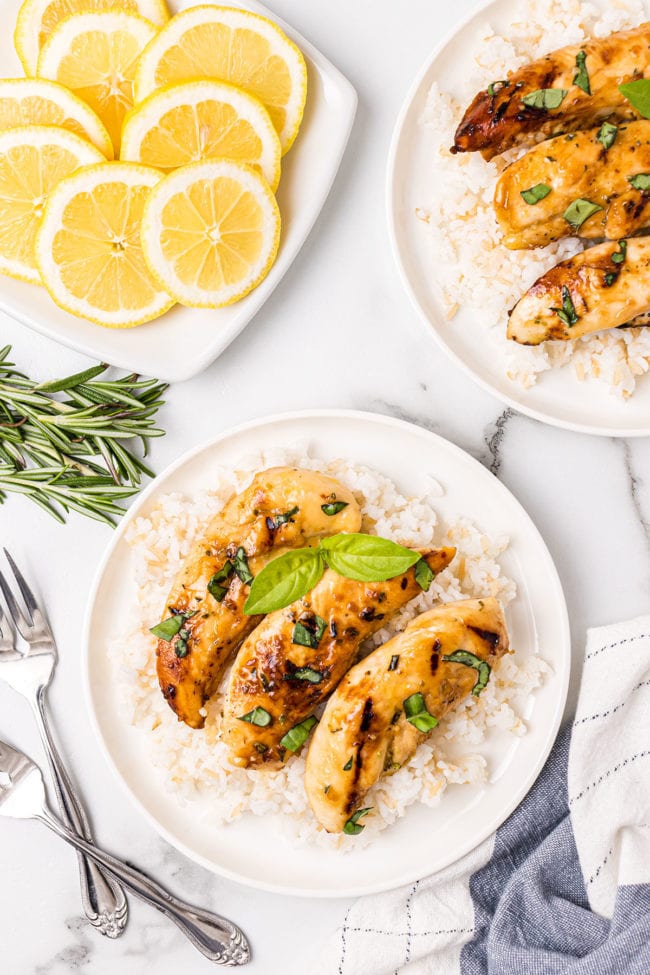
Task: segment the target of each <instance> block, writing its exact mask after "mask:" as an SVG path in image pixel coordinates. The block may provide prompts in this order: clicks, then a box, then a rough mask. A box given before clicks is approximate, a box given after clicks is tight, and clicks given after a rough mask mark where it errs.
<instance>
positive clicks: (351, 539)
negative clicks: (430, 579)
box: [321, 532, 421, 582]
mask: <svg viewBox="0 0 650 975" xmlns="http://www.w3.org/2000/svg"><path fill="white" fill-rule="evenodd" d="M321 548H322V550H323V553H324V555H325V558H326V559H327V564H328V565H329V567H330V569H334V571H335V572H338V574H339V575H341V576H345V578H346V579H356V580H357V581H358V582H383V581H384V580H385V579H393V578H394V577H395V576H398V575H400V574H401V573H402V572H406V570H407V569H410V567H411V566H412V565H415V563H416V562H417V561H418V559H420V557H421V556H420V555H419V553H418V552H413V551H411V549H409V548H403V547H402V546H401V545H397V544H396V543H395V542H391V541H389V539H387V538H379V536H378V535H362V534H357V533H355V532H351V533H350V534H346V533H342V534H339V535H331V536H330V537H329V538H325V539H323V541H322V542H321Z"/></svg>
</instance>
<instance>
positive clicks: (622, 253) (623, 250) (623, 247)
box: [612, 240, 627, 264]
mask: <svg viewBox="0 0 650 975" xmlns="http://www.w3.org/2000/svg"><path fill="white" fill-rule="evenodd" d="M618 246H619V248H620V250H617V251H616V252H615V253H614V254H612V262H613V263H614V264H622V263H623V261H624V260H625V258H626V257H627V241H626V240H619V242H618Z"/></svg>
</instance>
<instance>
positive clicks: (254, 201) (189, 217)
mask: <svg viewBox="0 0 650 975" xmlns="http://www.w3.org/2000/svg"><path fill="white" fill-rule="evenodd" d="M279 240H280V211H279V209H278V205H277V203H276V201H275V197H274V196H273V194H272V193H271V190H270V189H269V186H268V183H267V182H266V181H265V180H264V179H263V178H262V177H261V176H260V175H259V173H257V172H256V171H255V170H254V169H252V168H251V167H250V166H246V165H244V164H242V163H235V162H232V161H231V160H228V159H220V160H214V161H213V162H203V163H192V165H190V166H184V167H182V168H181V169H177V170H175V172H173V173H170V174H169V175H168V176H165V177H164V178H163V179H162V180H161V181H160V182H159V183H158V184H157V185H156V186H155V187H154V188H153V190H152V191H151V195H150V197H149V199H148V200H147V202H146V204H145V208H144V214H143V217H142V248H143V251H144V256H145V260H146V262H147V264H148V266H149V270H150V271H151V273H152V274H153V275H154V277H155V278H156V279H157V280H158V282H159V284H160V286H161V288H164V289H165V290H166V291H168V292H169V294H170V295H173V296H174V298H176V300H177V301H179V302H181V303H182V304H184V305H189V306H191V307H192V308H219V307H221V306H222V305H230V304H232V303H233V302H235V301H238V300H239V299H240V298H243V297H244V295H245V294H248V292H249V291H252V289H253V288H255V287H256V286H257V285H258V284H259V283H260V281H262V280H263V278H265V277H266V275H267V274H268V272H269V270H270V268H271V266H272V264H273V262H274V260H275V256H276V254H277V250H278V243H279Z"/></svg>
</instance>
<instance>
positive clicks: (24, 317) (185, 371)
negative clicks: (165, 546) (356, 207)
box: [0, 0, 359, 383]
mask: <svg viewBox="0 0 650 975" xmlns="http://www.w3.org/2000/svg"><path fill="white" fill-rule="evenodd" d="M181 2H182V3H183V6H182V7H180V9H187V8H188V7H189V6H198V5H200V4H210V5H213V6H229V7H235V8H236V9H243V10H251V11H252V12H254V13H257V14H260V15H261V16H263V17H267V18H268V19H269V20H272V21H273V22H274V23H275V24H277V25H278V26H280V27H281V28H282V30H284V31H285V33H286V34H288V36H289V37H290V38H291V40H292V41H294V43H296V44H297V45H298V47H299V48H300V50H301V51H302V52H303V54H304V55H305V57H306V58H307V60H308V61H311V62H312V64H313V65H314V67H315V68H316V69H317V70H318V72H319V74H321V75H322V76H324V78H325V79H326V81H327V82H328V83H330V84H332V85H334V86H335V88H336V90H337V94H338V96H339V98H340V99H341V101H342V103H343V105H344V108H345V114H343V113H341V117H340V119H339V120H338V121H339V123H340V128H339V129H338V132H339V136H338V139H339V145H338V151H337V152H336V154H335V156H334V159H333V165H332V167H331V171H330V173H329V178H328V179H327V180H326V182H324V183H323V186H322V188H321V192H320V193H319V195H318V198H317V205H316V206H315V208H314V211H313V214H312V216H311V219H310V220H309V221H308V222H307V223H306V224H305V226H304V228H303V231H302V235H301V238H300V239H299V241H298V243H297V246H296V247H295V250H294V253H293V254H292V255H291V256H290V258H289V261H288V263H287V265H286V267H284V269H283V270H282V273H281V274H280V275H279V277H278V278H277V280H275V281H273V283H272V286H271V287H270V289H269V290H268V292H267V293H266V294H265V295H264V298H263V299H262V302H261V304H260V305H259V306H258V307H257V308H255V309H253V311H252V313H251V314H250V315H249V316H248V317H246V316H244V318H243V319H242V321H241V322H240V323H238V324H236V325H235V326H234V327H233V326H228V327H229V329H230V331H229V333H228V337H227V339H225V340H223V339H222V340H221V341H220V342H216V341H215V344H214V346H209V347H208V346H205V347H204V348H203V349H201V350H199V351H197V353H196V354H195V355H194V357H193V358H191V359H190V358H189V357H188V359H187V360H184V361H183V363H181V364H180V365H178V366H177V360H176V358H175V357H173V358H170V361H169V363H168V368H159V369H157V370H156V371H157V374H158V378H159V379H161V380H163V381H165V382H169V383H177V382H185V381H187V380H189V379H192V378H194V376H198V375H199V374H200V373H202V372H203V371H204V370H205V369H207V368H208V366H210V365H211V364H212V363H213V362H215V361H216V360H217V359H218V358H219V357H220V356H221V355H223V353H224V352H225V351H226V350H227V349H228V348H229V346H230V345H232V343H233V342H234V341H235V340H236V339H237V338H238V336H239V335H241V333H242V332H243V331H244V329H246V328H247V327H248V326H249V325H250V324H252V322H253V321H254V319H255V318H256V316H257V315H258V314H259V313H260V312H261V311H262V309H263V308H264V306H265V305H266V303H267V301H268V300H269V298H270V297H271V295H272V294H273V292H274V291H275V289H276V288H277V287H278V286H279V285H280V283H281V282H282V281H283V280H284V278H285V276H286V274H287V273H288V272H289V270H290V268H291V266H292V265H293V263H294V261H295V260H296V259H297V258H298V255H299V254H300V253H301V251H302V249H303V247H304V245H305V243H306V241H307V238H308V237H309V236H310V234H311V232H312V230H313V229H314V225H315V224H316V221H317V220H318V218H319V217H320V215H321V212H322V210H323V207H324V206H325V204H326V202H327V200H328V198H329V195H330V193H331V190H332V187H333V185H334V181H335V179H336V177H337V175H338V172H339V170H340V168H341V163H342V161H343V156H344V154H345V150H346V149H347V145H348V142H349V140H350V135H351V133H352V128H353V126H354V122H355V119H356V114H357V107H358V103H359V96H358V93H357V91H356V89H355V87H354V85H353V84H352V82H351V81H350V80H349V79H348V78H347V77H346V76H345V75H344V74H343V73H342V72H341V71H340V70H339V68H337V67H336V66H335V65H334V64H333V63H332V62H331V61H330V60H329V58H327V57H326V56H325V55H324V54H323V53H322V52H321V51H320V50H319V48H317V47H316V46H315V45H314V44H313V43H312V42H311V41H309V40H307V38H305V37H303V35H302V34H301V33H300V31H298V30H297V29H296V28H294V27H293V26H292V25H291V24H290V23H288V22H287V21H286V20H284V19H283V18H282V17H279V16H277V15H276V13H275V12H274V11H273V10H271V9H270V8H269V7H267V6H266V5H265V4H263V3H260V2H259V0H191V2H190V3H188V4H186V3H184V0H181ZM0 9H1V2H0ZM1 77H3V73H2V71H0V78H1ZM14 280H15V279H14ZM23 283H25V285H26V286H27V284H26V282H23ZM263 285H264V282H261V283H260V285H259V287H263ZM32 287H34V285H32ZM29 304H30V305H31V302H30V303H29ZM52 309H53V311H55V312H58V311H60V309H57V308H56V306H55V305H52ZM209 311H210V310H209V309H207V310H206V312H207V313H209ZM0 312H2V313H4V314H6V315H7V316H8V317H9V318H11V319H12V320H13V321H15V322H18V324H20V325H23V326H24V327H26V328H29V329H30V330H31V331H33V332H36V333H37V334H38V335H42V336H44V337H45V338H46V339H49V340H50V341H52V342H56V343H57V344H59V345H61V346H63V347H64V348H68V349H72V350H73V351H74V352H79V353H81V354H82V355H85V356H88V357H89V358H92V359H102V360H105V359H107V358H109V359H110V364H111V365H113V366H116V367H117V368H120V369H126V370H130V371H133V370H134V369H135V371H137V372H139V373H141V374H146V375H149V372H147V370H146V369H143V368H141V366H142V362H140V363H138V362H135V363H134V360H133V357H132V356H130V354H129V346H128V345H126V346H125V348H124V349H122V348H120V349H119V350H117V351H116V352H115V353H113V352H111V353H110V357H109V356H107V355H105V354H104V353H103V351H102V350H97V348H96V347H95V346H94V344H93V342H92V339H88V340H87V339H86V338H84V337H80V338H78V339H77V338H75V336H74V335H70V336H68V334H67V333H65V332H63V331H62V332H58V331H56V326H54V327H52V326H50V324H49V321H48V318H47V316H44V317H43V316H40V315H39V312H38V311H37V310H31V309H30V310H27V309H23V308H21V307H17V308H16V307H14V305H13V304H11V302H9V301H8V300H7V299H5V297H4V295H3V294H2V293H1V292H0ZM72 317H73V318H74V317H76V316H72ZM147 324H152V325H155V321H154V322H152V323H145V325H147ZM93 327H94V328H95V329H99V328H101V326H93ZM104 331H107V329H104ZM118 331H119V330H118ZM124 331H130V330H129V329H125V330H124ZM92 334H94V333H91V336H92ZM155 341H156V339H155V336H154V334H153V332H152V337H151V340H150V342H151V343H153V342H155ZM140 358H144V356H141V357H140Z"/></svg>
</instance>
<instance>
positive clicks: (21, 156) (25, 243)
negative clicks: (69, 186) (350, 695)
mask: <svg viewBox="0 0 650 975" xmlns="http://www.w3.org/2000/svg"><path fill="white" fill-rule="evenodd" d="M102 159H103V160H104V162H106V159H105V157H104V156H103V155H102V153H101V152H100V151H99V149H96V148H95V146H92V145H91V144H90V143H89V142H86V140H85V139H81V138H80V137H79V136H78V135H74V134H73V133H72V132H66V130H65V129H57V128H54V127H49V126H45V125H44V126H39V125H27V126H21V127H19V128H16V129H7V131H6V132H0V271H2V273H3V274H9V275H11V276H12V277H15V278H21V279H22V280H23V281H31V282H32V283H34V284H40V282H41V279H40V275H39V273H38V267H37V265H36V261H35V257H34V239H35V236H36V231H37V229H38V225H39V223H40V221H41V216H42V214H43V210H44V207H45V203H46V201H47V198H48V195H49V194H50V193H51V191H52V190H53V189H54V187H55V186H56V185H57V183H58V182H59V181H60V180H62V179H63V178H64V176H69V175H70V173H72V172H74V171H75V170H76V169H78V168H79V167H80V166H86V165H89V164H90V163H96V162H99V161H100V160H102ZM107 165H108V163H107Z"/></svg>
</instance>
